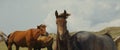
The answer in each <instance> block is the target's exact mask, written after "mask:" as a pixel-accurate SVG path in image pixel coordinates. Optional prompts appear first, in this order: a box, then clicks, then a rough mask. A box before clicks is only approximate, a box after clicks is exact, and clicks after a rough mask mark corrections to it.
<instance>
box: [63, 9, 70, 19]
mask: <svg viewBox="0 0 120 50" xmlns="http://www.w3.org/2000/svg"><path fill="white" fill-rule="evenodd" d="M64 15H65V19H66V18H68V16H70V14H68V13H67V12H66V10H64Z"/></svg>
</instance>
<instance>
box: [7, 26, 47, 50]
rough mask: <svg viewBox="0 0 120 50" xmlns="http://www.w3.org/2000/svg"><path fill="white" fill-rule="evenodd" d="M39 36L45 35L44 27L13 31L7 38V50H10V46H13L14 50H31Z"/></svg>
mask: <svg viewBox="0 0 120 50" xmlns="http://www.w3.org/2000/svg"><path fill="white" fill-rule="evenodd" d="M40 35H46V26H45V25H41V26H40V28H39V29H38V28H37V29H29V30H26V31H15V32H13V33H11V34H10V35H9V36H8V37H9V38H8V41H7V45H8V50H12V44H15V46H16V50H19V47H28V50H32V48H34V46H35V45H37V44H36V42H37V38H38V37H39V36H40Z"/></svg>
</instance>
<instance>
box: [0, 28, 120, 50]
mask: <svg viewBox="0 0 120 50" xmlns="http://www.w3.org/2000/svg"><path fill="white" fill-rule="evenodd" d="M106 31H109V34H110V35H112V38H113V39H114V38H116V37H117V36H120V27H108V28H105V29H103V30H101V31H98V32H94V33H95V34H104V33H105V32H106ZM74 33H75V32H72V33H71V35H73V34H74ZM51 35H52V36H53V37H54V39H55V37H56V35H55V34H51ZM106 43H107V42H106ZM54 45H55V43H54V44H53V46H54ZM12 48H13V50H15V46H14V45H13V47H12ZM0 50H7V47H6V45H5V43H4V42H0ZM20 50H27V48H20ZM41 50H47V49H46V48H43V49H41ZM118 50H120V43H119V44H118Z"/></svg>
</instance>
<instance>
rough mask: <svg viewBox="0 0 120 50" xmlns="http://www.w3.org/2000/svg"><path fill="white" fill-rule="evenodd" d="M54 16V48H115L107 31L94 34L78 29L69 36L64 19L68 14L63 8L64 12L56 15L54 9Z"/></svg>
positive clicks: (81, 49) (89, 49) (102, 49)
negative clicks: (101, 33)
mask: <svg viewBox="0 0 120 50" xmlns="http://www.w3.org/2000/svg"><path fill="white" fill-rule="evenodd" d="M55 16H56V24H57V38H56V48H55V50H117V48H116V45H115V44H114V41H113V40H112V38H111V36H110V35H109V34H108V33H105V34H104V35H95V34H93V33H91V32H87V31H79V32H77V33H75V34H74V35H73V36H70V35H69V31H68V30H67V26H66V24H67V21H66V19H67V18H68V16H70V14H68V13H67V12H66V10H64V13H61V14H60V15H58V12H57V11H56V12H55ZM81 29H82V28H81Z"/></svg>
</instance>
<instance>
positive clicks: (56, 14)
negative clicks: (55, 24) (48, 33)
mask: <svg viewBox="0 0 120 50" xmlns="http://www.w3.org/2000/svg"><path fill="white" fill-rule="evenodd" d="M55 16H56V18H57V17H58V12H57V10H56V11H55Z"/></svg>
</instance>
